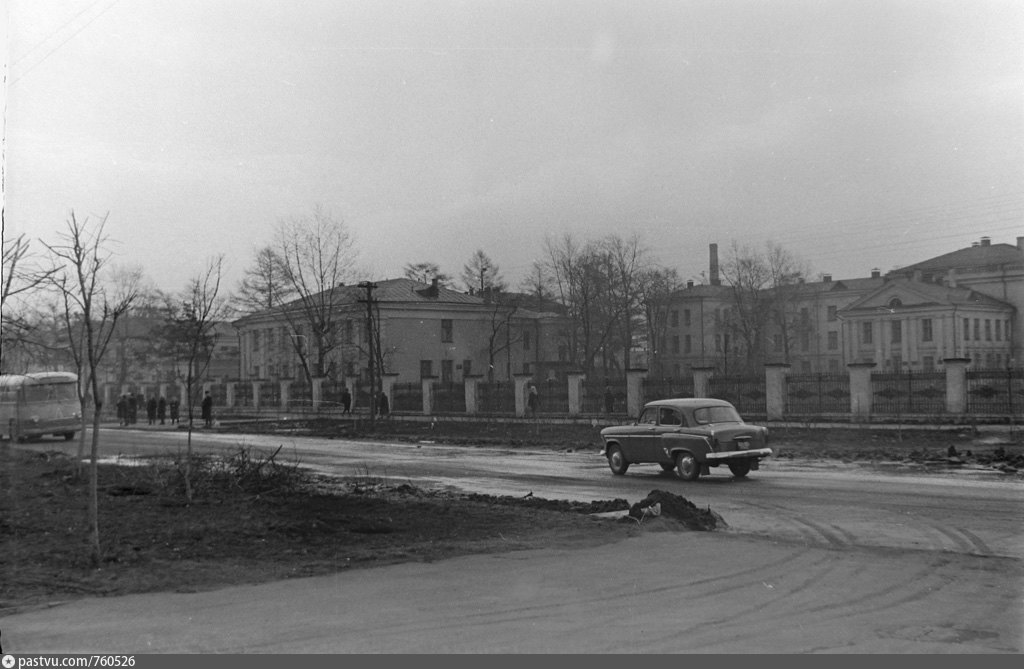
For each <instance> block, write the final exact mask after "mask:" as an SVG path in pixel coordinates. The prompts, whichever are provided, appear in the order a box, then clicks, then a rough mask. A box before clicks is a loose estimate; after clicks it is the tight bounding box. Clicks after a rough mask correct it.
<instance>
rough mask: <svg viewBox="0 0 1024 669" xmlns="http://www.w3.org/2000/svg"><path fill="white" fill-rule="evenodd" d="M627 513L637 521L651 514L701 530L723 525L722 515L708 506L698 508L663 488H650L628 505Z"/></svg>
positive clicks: (708, 530)
mask: <svg viewBox="0 0 1024 669" xmlns="http://www.w3.org/2000/svg"><path fill="white" fill-rule="evenodd" d="M628 515H629V517H630V518H632V519H634V520H637V521H643V520H644V519H645V518H648V517H651V516H661V517H667V518H672V519H674V520H677V521H679V522H680V523H682V525H683V526H685V527H686V528H687V529H690V530H697V531H701V532H710V531H712V530H714V529H717V528H718V527H719V526H720V525H724V522H723V520H722V517H721V516H719V515H718V514H717V513H715V512H714V511H712V510H711V508H710V507H709V508H707V509H699V508H697V506H696V505H695V504H694V503H693V502H691V501H690V500H688V499H686V498H685V497H681V496H680V495H676V494H674V493H670V492H666V491H664V490H652V491H651V492H650V493H649V494H648V495H647V497H645V498H643V499H642V500H640V501H639V502H637V503H636V504H634V505H632V506H631V507H629V514H628Z"/></svg>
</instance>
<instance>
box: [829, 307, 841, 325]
mask: <svg viewBox="0 0 1024 669" xmlns="http://www.w3.org/2000/svg"><path fill="white" fill-rule="evenodd" d="M827 310H828V316H827V318H828V320H829V322H830V323H831V322H832V321H835V320H838V318H839V314H838V309H837V308H836V305H834V304H830V305H828V307H827Z"/></svg>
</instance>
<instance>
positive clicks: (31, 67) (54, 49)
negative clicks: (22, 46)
mask: <svg viewBox="0 0 1024 669" xmlns="http://www.w3.org/2000/svg"><path fill="white" fill-rule="evenodd" d="M102 1H103V0H96V2H94V3H92V4H91V5H89V6H88V7H86V8H85V9H83V10H82V11H80V12H78V14H75V16H73V17H72V18H71V19H70V20H68V21H67V22H66V23H65V24H64V25H62V26H61V27H60V28H57V29H56V30H54V31H53V32H52V33H50V34H49V35H48V36H47V37H46V39H44V40H42V41H41V42H39V43H38V44H36V45H35V46H33V47H31V48H30V49H29V50H28V51H26V52H25V53H24V54H23V55H22V56H20V57H19V58H17V59H16V60H15V61H14V62H13V63H12V64H11V67H12V68H13V67H14V66H16V65H17V64H18V63H20V62H21V61H23V60H24V59H25V58H27V57H28V56H29V55H30V54H31V53H32V52H33V51H35V50H36V49H38V48H40V47H41V46H42V45H44V44H46V43H47V42H48V41H49V40H50V39H51V38H52V37H53V36H54V35H56V34H57V33H59V32H60V31H62V30H64V28H66V27H68V26H69V25H71V23H72V22H74V21H75V20H77V19H78V18H79V17H80V16H82V15H83V14H85V13H86V12H88V11H90V10H92V8H93V7H95V6H96V5H98V4H100V2H102ZM119 1H120V0H113V2H111V3H110V4H109V5H107V6H106V7H104V8H103V9H102V10H101V11H100V12H99V13H98V14H96V15H95V16H93V17H92V18H91V19H89V20H88V21H86V22H85V24H84V25H83V26H82V27H81V28H79V29H77V30H75V31H74V32H73V33H71V34H70V35H68V37H66V38H65V39H64V40H63V41H61V42H60V43H59V44H57V45H56V46H54V47H53V48H52V49H50V50H49V51H47V52H46V53H45V54H43V57H42V58H40V59H39V60H37V61H36V62H35V63H34V64H32V65H30V66H29V67H27V68H26V69H25V70H24V71H23V72H22V73H21V74H19V75H18V76H17V77H14V78H13V79H11V83H10V85H11V86H13V85H14V84H16V83H18V82H19V81H21V80H22V79H23V78H24V77H25V75H26V74H28V73H29V72H31V71H32V70H34V69H35V68H37V67H39V66H40V65H42V64H43V63H44V62H45V61H46V59H48V58H49V57H50V56H52V55H53V54H54V52H56V51H57V49H59V48H61V47H62V46H64V45H65V44H67V43H68V42H70V41H71V40H72V39H74V38H75V36H77V35H78V34H79V33H81V32H82V31H83V30H85V29H86V28H88V27H89V26H90V25H92V23H93V22H94V21H95V20H96V19H98V18H100V17H101V16H103V15H104V14H106V13H107V12H108V11H110V10H111V9H112V8H113V7H114V5H116V4H117V3H118V2H119Z"/></svg>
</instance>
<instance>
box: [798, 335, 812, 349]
mask: <svg viewBox="0 0 1024 669" xmlns="http://www.w3.org/2000/svg"><path fill="white" fill-rule="evenodd" d="M800 350H801V351H804V352H807V351H809V350H811V334H810V333H809V332H801V333H800Z"/></svg>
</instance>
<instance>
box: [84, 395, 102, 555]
mask: <svg viewBox="0 0 1024 669" xmlns="http://www.w3.org/2000/svg"><path fill="white" fill-rule="evenodd" d="M83 433H84V431H83ZM99 447H100V407H99V406H97V407H96V409H95V410H94V411H93V415H92V448H91V449H90V453H89V557H90V561H91V562H92V566H93V567H99V566H100V506H99V466H98V463H97V454H98V453H99Z"/></svg>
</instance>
